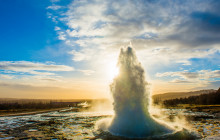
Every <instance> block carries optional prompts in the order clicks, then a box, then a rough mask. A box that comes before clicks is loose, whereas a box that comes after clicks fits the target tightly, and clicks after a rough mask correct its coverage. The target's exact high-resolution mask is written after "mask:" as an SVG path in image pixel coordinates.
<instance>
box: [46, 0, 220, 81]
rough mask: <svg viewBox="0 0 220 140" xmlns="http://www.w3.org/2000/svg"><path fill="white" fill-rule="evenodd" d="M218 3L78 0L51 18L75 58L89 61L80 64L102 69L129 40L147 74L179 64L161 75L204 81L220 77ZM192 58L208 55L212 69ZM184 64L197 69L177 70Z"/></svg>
mask: <svg viewBox="0 0 220 140" xmlns="http://www.w3.org/2000/svg"><path fill="white" fill-rule="evenodd" d="M52 5H53V4H52ZM219 6H220V2H219V1H216V0H210V1H203V0H194V1H191V0H185V1H182V0H176V1H163V0H157V1H152V0H145V1H144V0H136V1H132V0H121V1H114V0H108V1H107V0H106V1H105V0H104V1H103V0H93V1H89V0H84V1H80V0H79V1H78V0H74V1H72V2H71V3H69V4H68V5H66V7H65V8H63V9H59V12H57V10H54V13H56V14H55V16H54V17H52V18H56V22H55V23H56V24H57V26H59V27H60V29H59V30H57V33H58V38H59V39H60V40H64V41H65V44H66V45H67V46H68V47H69V48H71V49H72V50H71V51H69V52H68V53H69V54H71V55H72V56H73V57H72V60H73V61H75V62H76V63H77V64H79V63H80V65H83V66H86V67H83V68H77V69H92V70H94V71H96V73H95V74H100V73H102V72H103V71H105V70H106V69H105V68H108V67H109V64H110V63H112V62H113V61H115V62H116V61H117V55H118V52H119V48H120V47H123V46H126V45H128V44H129V42H130V41H131V42H132V45H133V47H134V48H135V50H136V52H137V56H138V58H139V59H140V61H141V62H142V64H143V65H144V67H145V68H147V71H148V70H149V71H151V73H149V75H154V74H155V73H156V72H157V71H162V70H163V71H166V70H164V69H168V67H171V68H173V67H175V72H167V73H158V74H157V76H161V77H165V76H164V75H167V77H171V78H172V80H171V81H172V82H173V83H185V84H186V83H195V82H199V83H202V82H203V80H204V79H205V80H211V79H213V78H211V77H214V75H215V76H216V73H217V72H213V71H215V69H216V67H215V65H217V66H218V65H219V62H217V61H216V58H217V60H218V57H219V54H220V48H219V45H220V41H219V40H220V32H219V29H220V27H219V26H220V22H219V19H220V14H219V13H220V10H219ZM50 12H52V10H50ZM60 23H62V25H64V27H62V26H60ZM194 59H205V60H207V62H208V63H209V64H210V65H209V66H210V70H207V71H208V72H205V71H204V72H202V71H199V70H195V69H198V68H199V66H200V65H206V64H205V63H207V62H203V63H202V64H201V63H196V62H195V61H193V60H194ZM100 66H101V67H100ZM189 66H190V68H189ZM180 67H183V68H184V69H187V68H188V69H191V68H192V69H194V70H195V72H190V71H178V70H177V69H179V68H180ZM101 69H102V70H101ZM199 69H200V68H199ZM204 69H208V68H206V67H205V68H204ZM152 71H153V72H152ZM214 73H215V74H214ZM105 75H107V74H105ZM211 75H212V76H211ZM97 77H98V76H97ZM203 77H205V78H203ZM214 79H215V78H214ZM215 80H216V79H215Z"/></svg>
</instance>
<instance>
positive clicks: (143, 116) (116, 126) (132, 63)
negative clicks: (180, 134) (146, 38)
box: [108, 47, 173, 137]
mask: <svg viewBox="0 0 220 140" xmlns="http://www.w3.org/2000/svg"><path fill="white" fill-rule="evenodd" d="M118 67H119V69H120V70H119V75H118V76H117V77H116V78H115V79H114V81H113V83H112V84H111V86H110V87H111V92H112V95H113V99H114V103H113V106H114V111H115V116H114V118H113V121H112V123H111V125H110V126H109V128H108V130H109V131H110V132H111V133H112V134H114V135H119V136H125V137H148V136H155V135H162V134H167V133H171V132H173V130H171V129H169V128H167V127H165V126H163V125H162V124H159V123H157V122H156V121H155V120H154V119H153V118H151V116H150V114H149V111H148V106H149V92H148V91H147V88H146V86H147V82H146V81H145V73H144V69H143V68H142V66H141V64H140V62H138V60H137V57H136V55H135V52H134V50H133V49H132V48H131V47H127V48H126V49H121V52H120V55H119V58H118Z"/></svg>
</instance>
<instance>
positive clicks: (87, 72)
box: [78, 70, 95, 75]
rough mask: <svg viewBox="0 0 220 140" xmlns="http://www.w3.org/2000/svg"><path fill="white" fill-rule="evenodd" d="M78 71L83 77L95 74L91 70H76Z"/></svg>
mask: <svg viewBox="0 0 220 140" xmlns="http://www.w3.org/2000/svg"><path fill="white" fill-rule="evenodd" d="M78 71H80V72H82V73H83V74H85V75H91V74H93V73H94V72H95V71H93V70H78Z"/></svg>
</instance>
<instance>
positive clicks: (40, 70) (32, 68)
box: [0, 61, 74, 75]
mask: <svg viewBox="0 0 220 140" xmlns="http://www.w3.org/2000/svg"><path fill="white" fill-rule="evenodd" d="M0 70H5V72H7V71H13V72H23V73H30V74H34V75H54V73H51V72H57V71H73V70H74V68H73V67H69V66H65V65H55V64H44V63H38V62H29V61H0Z"/></svg>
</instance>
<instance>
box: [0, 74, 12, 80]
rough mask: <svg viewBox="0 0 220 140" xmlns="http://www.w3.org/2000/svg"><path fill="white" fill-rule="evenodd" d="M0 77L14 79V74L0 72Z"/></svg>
mask: <svg viewBox="0 0 220 140" xmlns="http://www.w3.org/2000/svg"><path fill="white" fill-rule="evenodd" d="M0 78H2V79H14V78H15V76H13V75H6V74H0Z"/></svg>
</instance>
